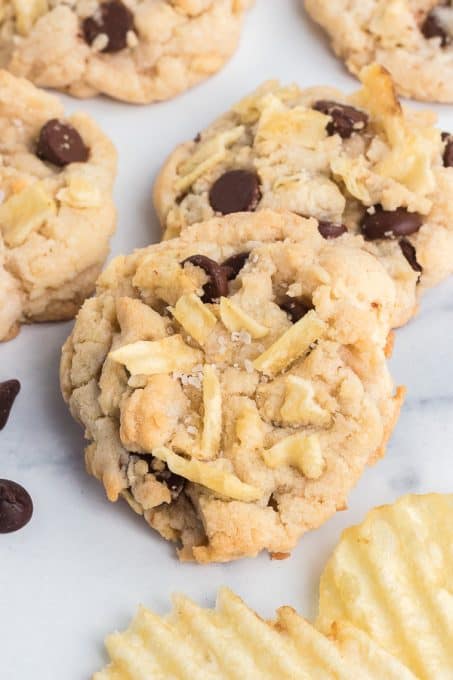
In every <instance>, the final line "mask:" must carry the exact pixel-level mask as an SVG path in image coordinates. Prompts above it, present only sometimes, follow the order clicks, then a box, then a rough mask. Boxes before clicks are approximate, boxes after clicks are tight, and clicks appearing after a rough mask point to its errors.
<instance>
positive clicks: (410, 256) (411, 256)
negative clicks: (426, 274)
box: [400, 238, 423, 274]
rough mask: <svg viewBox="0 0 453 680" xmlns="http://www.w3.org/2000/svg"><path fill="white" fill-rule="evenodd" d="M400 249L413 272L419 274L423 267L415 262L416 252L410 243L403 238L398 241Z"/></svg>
mask: <svg viewBox="0 0 453 680" xmlns="http://www.w3.org/2000/svg"><path fill="white" fill-rule="evenodd" d="M400 248H401V251H402V253H403V255H404V257H405V258H406V260H407V261H408V262H409V264H410V266H411V267H412V269H413V270H414V272H419V273H420V274H421V273H422V271H423V267H422V266H421V265H420V264H419V263H418V262H417V251H416V250H415V248H414V246H413V245H412V243H411V242H410V241H408V240H407V238H403V239H401V241H400Z"/></svg>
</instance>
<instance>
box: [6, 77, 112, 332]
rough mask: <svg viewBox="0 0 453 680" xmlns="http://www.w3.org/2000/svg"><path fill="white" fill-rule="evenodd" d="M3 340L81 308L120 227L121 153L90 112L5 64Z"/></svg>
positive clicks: (71, 314)
mask: <svg viewBox="0 0 453 680" xmlns="http://www.w3.org/2000/svg"><path fill="white" fill-rule="evenodd" d="M0 140H1V141H0V340H7V339H9V338H11V337H13V336H14V335H15V334H16V333H17V332H18V330H19V326H20V324H21V323H29V322H33V321H58V320H62V319H69V318H71V317H73V316H74V314H75V313H76V311H77V310H78V308H79V307H80V305H81V303H82V302H83V300H84V299H85V298H86V296H87V295H89V294H90V293H91V292H92V290H93V288H94V283H95V281H96V277H97V275H98V274H99V271H100V269H101V267H102V264H103V262H104V260H105V258H106V256H107V253H108V248H109V239H110V236H111V235H112V233H113V231H114V227H115V209H114V205H113V201H112V185H113V181H114V177H115V173H116V151H115V149H114V147H113V145H112V143H111V142H110V140H109V139H107V137H106V136H105V135H104V134H103V133H102V132H101V130H100V129H99V128H98V126H97V125H96V124H95V123H94V121H93V120H92V119H91V118H89V117H88V116H86V115H84V114H77V115H74V116H70V117H65V116H64V111H63V107H62V105H61V103H60V102H59V101H58V99H56V98H55V97H52V96H51V95H49V94H47V93H45V92H43V91H41V90H38V89H37V88H36V87H34V85H32V84H31V83H29V82H28V81H26V80H24V79H20V78H15V77H14V76H12V75H11V74H9V73H8V72H6V71H0Z"/></svg>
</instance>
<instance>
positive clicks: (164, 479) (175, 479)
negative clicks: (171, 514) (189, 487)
mask: <svg viewBox="0 0 453 680" xmlns="http://www.w3.org/2000/svg"><path fill="white" fill-rule="evenodd" d="M153 474H154V476H155V478H156V479H157V481H158V482H161V483H162V484H165V486H167V487H168V490H169V491H170V493H171V497H172V500H174V501H175V500H176V499H177V498H178V497H179V496H180V494H181V492H182V490H183V489H184V487H185V485H186V480H185V479H184V477H180V476H179V475H175V474H174V472H171V471H170V470H169V469H168V468H167V469H165V470H160V471H159V472H153Z"/></svg>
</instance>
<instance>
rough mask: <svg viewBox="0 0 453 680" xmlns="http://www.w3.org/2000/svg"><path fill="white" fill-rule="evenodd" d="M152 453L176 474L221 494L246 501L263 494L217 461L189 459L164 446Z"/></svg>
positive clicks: (256, 498) (255, 499)
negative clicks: (208, 461) (223, 467)
mask: <svg viewBox="0 0 453 680" xmlns="http://www.w3.org/2000/svg"><path fill="white" fill-rule="evenodd" d="M152 453H153V456H155V457H156V458H159V459H160V460H163V461H164V462H165V463H167V465H168V467H169V469H170V470H171V471H172V472H174V473H175V474H176V475H180V477H184V478H185V479H188V480H189V481H190V482H194V483H195V484H201V486H205V487H206V488H207V489H210V490H211V491H215V492H216V493H218V494H220V495H221V496H226V497H227V498H233V499H235V500H238V501H244V502H246V503H249V502H251V501H257V500H259V499H260V498H261V496H262V492H261V491H260V489H257V488H256V487H254V486H251V485H250V484H245V483H244V482H241V480H240V479H239V477H236V476H235V475H233V474H232V473H231V472H227V471H226V470H225V469H222V467H220V466H219V465H217V463H205V462H202V461H199V460H194V459H192V460H187V459H186V458H183V457H182V456H178V454H176V453H174V452H173V451H171V450H170V449H167V448H166V447H164V446H160V447H157V448H155V449H153V451H152Z"/></svg>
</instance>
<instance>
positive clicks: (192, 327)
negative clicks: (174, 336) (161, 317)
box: [171, 293, 217, 345]
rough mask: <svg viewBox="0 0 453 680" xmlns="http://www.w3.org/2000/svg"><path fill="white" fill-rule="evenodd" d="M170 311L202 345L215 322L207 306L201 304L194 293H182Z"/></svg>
mask: <svg viewBox="0 0 453 680" xmlns="http://www.w3.org/2000/svg"><path fill="white" fill-rule="evenodd" d="M171 312H172V314H173V316H174V317H175V319H176V320H177V321H178V322H179V323H180V324H181V326H182V327H183V328H184V330H186V331H187V333H189V335H191V336H192V337H193V339H194V340H196V341H197V342H198V343H199V344H200V345H204V343H205V342H206V340H207V338H208V337H209V335H210V334H211V331H212V330H213V328H214V326H215V325H216V323H217V319H216V317H215V316H214V314H213V313H212V312H211V310H210V309H209V307H208V306H207V305H205V304H203V303H202V301H201V300H200V298H199V297H198V295H195V293H189V294H188V295H182V296H181V297H180V298H179V300H178V302H177V303H176V305H175V306H174V308H173V309H172V310H171Z"/></svg>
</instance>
